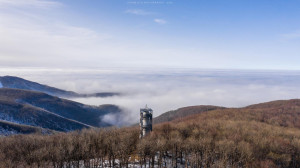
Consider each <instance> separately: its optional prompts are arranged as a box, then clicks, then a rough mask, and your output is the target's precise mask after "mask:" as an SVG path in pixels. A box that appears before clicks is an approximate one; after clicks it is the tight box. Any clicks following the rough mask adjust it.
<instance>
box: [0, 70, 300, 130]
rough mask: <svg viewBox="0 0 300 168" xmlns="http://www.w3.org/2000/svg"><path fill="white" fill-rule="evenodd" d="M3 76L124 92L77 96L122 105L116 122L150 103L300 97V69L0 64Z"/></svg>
mask: <svg viewBox="0 0 300 168" xmlns="http://www.w3.org/2000/svg"><path fill="white" fill-rule="evenodd" d="M4 75H12V76H19V77H22V78H25V79H28V80H32V81H36V82H39V83H42V84H47V85H49V86H54V87H57V88H61V89H65V90H70V91H75V92H79V93H96V92H120V93H121V95H120V96H113V97H106V98H76V99H72V100H74V101H77V102H81V103H85V104H90V105H101V104H115V105H118V106H120V107H122V108H123V109H124V111H125V112H124V113H123V114H122V115H107V116H105V118H104V119H105V120H106V121H107V122H110V123H113V124H117V125H129V124H133V123H136V122H138V117H139V109H140V108H141V107H144V106H145V105H146V104H148V106H149V107H151V108H152V109H153V110H154V116H158V115H160V114H162V113H164V112H167V111H170V110H175V109H177V108H180V107H185V106H192V105H217V106H225V107H243V106H247V105H250V104H254V103H261V102H266V101H272V100H282V99H293V98H299V97H300V96H299V95H300V71H251V70H191V69H164V70H151V69H148V70H138V69H135V70H132V69H117V68H115V69H92V70H91V69H80V70H79V69H78V70H74V69H73V70H71V69H65V70H63V69H28V68H27V69H26V68H23V69H21V68H20V69H0V76H4Z"/></svg>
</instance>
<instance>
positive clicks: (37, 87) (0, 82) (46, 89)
mask: <svg viewBox="0 0 300 168" xmlns="http://www.w3.org/2000/svg"><path fill="white" fill-rule="evenodd" d="M2 87H3V88H13V89H24V90H32V91H39V92H43V93H47V94H49V95H52V96H58V97H65V98H69V97H72V98H74V97H109V96H116V95H120V94H119V93H114V92H102V93H93V94H79V93H76V92H72V91H65V90H62V89H57V88H54V87H50V86H47V85H42V84H39V83H36V82H32V81H28V80H25V79H22V78H19V77H14V76H3V77H0V88H2Z"/></svg>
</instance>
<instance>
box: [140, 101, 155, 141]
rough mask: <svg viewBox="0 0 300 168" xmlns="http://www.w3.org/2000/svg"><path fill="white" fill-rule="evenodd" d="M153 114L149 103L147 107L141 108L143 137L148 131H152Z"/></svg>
mask: <svg viewBox="0 0 300 168" xmlns="http://www.w3.org/2000/svg"><path fill="white" fill-rule="evenodd" d="M152 114H153V110H152V109H151V108H148V107H147V105H146V107H145V108H141V110H140V117H141V118H140V138H143V137H144V136H146V135H147V134H148V133H150V132H151V131H152Z"/></svg>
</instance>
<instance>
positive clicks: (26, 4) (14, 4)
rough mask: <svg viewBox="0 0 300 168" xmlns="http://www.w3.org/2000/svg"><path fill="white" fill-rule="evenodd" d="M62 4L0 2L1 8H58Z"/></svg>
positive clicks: (25, 0) (28, 0)
mask: <svg viewBox="0 0 300 168" xmlns="http://www.w3.org/2000/svg"><path fill="white" fill-rule="evenodd" d="M61 5H62V4H61V3H59V2H55V1H47V0H0V7H8V6H20V7H37V8H44V7H56V6H61Z"/></svg>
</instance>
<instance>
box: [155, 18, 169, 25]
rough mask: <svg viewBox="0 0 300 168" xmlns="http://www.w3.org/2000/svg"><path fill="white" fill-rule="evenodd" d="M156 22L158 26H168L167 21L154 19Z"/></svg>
mask: <svg viewBox="0 0 300 168" xmlns="http://www.w3.org/2000/svg"><path fill="white" fill-rule="evenodd" d="M154 22H155V23H158V24H166V23H167V21H166V20H164V19H154Z"/></svg>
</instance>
